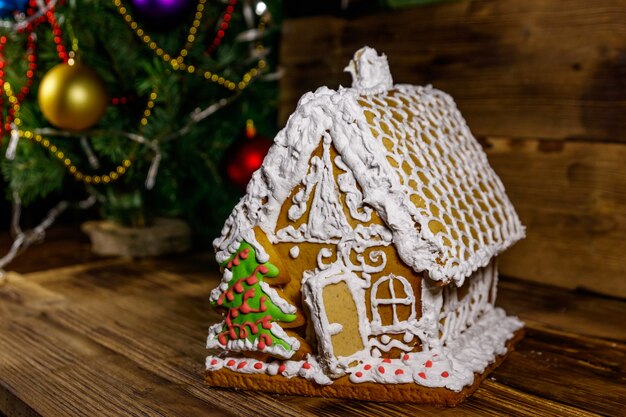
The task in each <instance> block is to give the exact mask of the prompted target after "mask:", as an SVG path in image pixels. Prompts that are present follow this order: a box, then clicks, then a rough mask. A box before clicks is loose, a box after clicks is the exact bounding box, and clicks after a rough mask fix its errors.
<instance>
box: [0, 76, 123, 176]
mask: <svg viewBox="0 0 626 417" xmlns="http://www.w3.org/2000/svg"><path fill="white" fill-rule="evenodd" d="M4 92H5V94H6V95H7V97H8V98H9V103H10V104H11V105H12V106H13V110H14V119H13V124H14V125H15V126H16V129H17V135H18V137H20V138H25V139H27V140H29V141H33V142H35V143H37V144H39V145H41V146H43V147H44V148H45V149H47V150H48V151H49V152H50V153H51V154H52V155H54V156H55V157H56V158H57V159H59V160H60V161H61V162H62V163H63V165H64V166H65V168H66V169H67V171H68V172H69V173H70V174H71V175H72V176H73V177H74V178H75V179H76V180H78V181H82V182H84V183H86V184H100V183H104V184H108V183H111V182H114V181H116V180H118V179H119V178H120V177H121V176H123V175H124V174H125V173H126V172H127V171H128V168H130V167H131V165H132V162H131V160H130V159H124V160H122V163H121V164H119V165H118V166H117V167H115V169H114V170H111V171H110V172H109V173H107V174H99V175H89V174H85V173H83V172H81V171H80V170H79V169H78V168H77V167H76V165H74V164H73V163H72V160H71V159H70V158H69V157H68V156H67V155H65V153H63V151H61V150H60V149H59V148H58V147H57V146H56V145H54V144H53V143H52V142H50V140H49V139H46V138H44V137H43V136H41V135H40V134H38V133H34V132H31V131H29V130H22V129H18V128H19V126H21V124H22V121H21V119H20V118H19V110H20V103H19V102H18V99H17V97H16V96H15V95H14V94H13V91H12V90H11V85H10V84H9V83H8V82H5V83H4Z"/></svg>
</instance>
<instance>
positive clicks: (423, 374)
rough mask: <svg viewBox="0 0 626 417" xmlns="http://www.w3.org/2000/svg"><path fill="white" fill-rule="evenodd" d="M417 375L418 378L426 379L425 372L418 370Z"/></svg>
mask: <svg viewBox="0 0 626 417" xmlns="http://www.w3.org/2000/svg"><path fill="white" fill-rule="evenodd" d="M418 375H419V376H420V378H422V379H426V374H425V373H424V372H420V373H419V374H418Z"/></svg>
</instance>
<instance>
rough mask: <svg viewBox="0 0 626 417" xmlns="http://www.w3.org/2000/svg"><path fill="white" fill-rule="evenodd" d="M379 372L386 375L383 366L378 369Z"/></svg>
mask: <svg viewBox="0 0 626 417" xmlns="http://www.w3.org/2000/svg"><path fill="white" fill-rule="evenodd" d="M378 372H380V373H381V374H384V373H385V368H383V367H382V366H379V367H378Z"/></svg>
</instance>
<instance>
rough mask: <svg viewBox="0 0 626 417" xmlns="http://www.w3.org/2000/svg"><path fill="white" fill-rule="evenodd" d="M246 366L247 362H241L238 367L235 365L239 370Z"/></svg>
mask: <svg viewBox="0 0 626 417" xmlns="http://www.w3.org/2000/svg"><path fill="white" fill-rule="evenodd" d="M247 364H248V362H246V361H243V362H241V363H239V365H237V369H241V368H243V367H244V366H246V365H247Z"/></svg>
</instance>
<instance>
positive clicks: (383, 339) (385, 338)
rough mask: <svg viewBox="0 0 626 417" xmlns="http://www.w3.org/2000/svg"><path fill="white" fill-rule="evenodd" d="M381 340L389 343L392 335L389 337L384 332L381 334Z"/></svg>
mask: <svg viewBox="0 0 626 417" xmlns="http://www.w3.org/2000/svg"><path fill="white" fill-rule="evenodd" d="M380 341H381V342H383V343H384V344H387V343H389V342H391V337H389V336H387V335H386V334H384V335H382V336H381V338H380Z"/></svg>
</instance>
